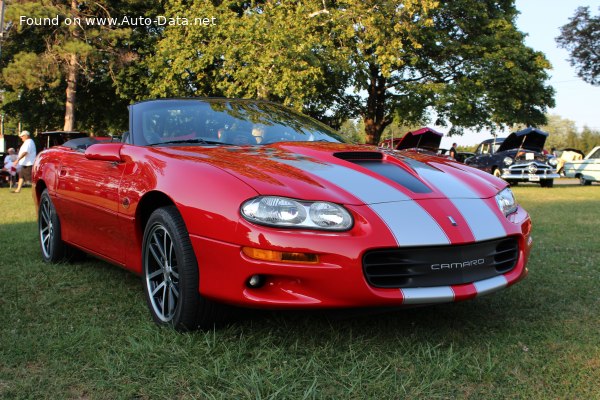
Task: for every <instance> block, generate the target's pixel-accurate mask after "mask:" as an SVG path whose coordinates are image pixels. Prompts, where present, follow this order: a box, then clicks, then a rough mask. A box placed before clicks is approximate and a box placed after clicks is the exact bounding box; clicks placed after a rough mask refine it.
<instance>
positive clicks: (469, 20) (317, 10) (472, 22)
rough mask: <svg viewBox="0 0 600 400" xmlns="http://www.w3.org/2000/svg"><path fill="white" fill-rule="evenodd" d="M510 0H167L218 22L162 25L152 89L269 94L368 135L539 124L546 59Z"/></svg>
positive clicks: (546, 94)
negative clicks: (431, 123)
mask: <svg viewBox="0 0 600 400" xmlns="http://www.w3.org/2000/svg"><path fill="white" fill-rule="evenodd" d="M513 3H514V1H512V0H503V1H492V0H486V1H474V0H453V1H433V0H423V1H414V0H398V1H385V2H381V1H374V0H362V1H356V0H342V1H323V0H319V1H316V0H313V1H297V2H278V1H268V0H267V1H249V2H239V1H233V0H229V1H227V0H225V1H215V2H193V3H192V4H188V2H186V1H182V0H173V1H170V2H169V6H168V7H167V9H166V12H167V14H168V15H171V16H176V15H182V16H186V17H188V18H194V17H195V16H216V18H217V23H216V25H215V26H210V27H206V28H198V27H194V28H188V29H185V28H184V29H182V28H181V27H172V28H167V29H166V30H165V32H164V37H163V38H162V40H160V41H159V43H158V47H157V52H156V55H155V56H154V57H153V58H152V60H151V61H150V62H149V65H150V68H149V70H150V71H151V73H152V74H153V75H154V77H155V79H153V82H152V83H151V85H152V89H151V92H152V93H153V94H154V95H158V96H171V95H225V96H235V97H252V98H262V99H270V100H276V101H280V102H283V103H284V104H287V105H290V106H293V107H295V108H298V109H303V110H304V111H305V112H308V113H309V114H311V115H314V116H317V117H319V118H321V119H323V120H325V121H327V122H329V123H330V124H333V125H338V126H339V124H340V123H341V122H342V121H344V120H346V119H348V118H354V117H361V118H362V120H363V121H364V123H365V129H366V133H367V141H368V142H371V143H376V142H378V141H379V138H380V136H381V134H382V132H383V131H384V129H385V128H386V127H387V126H388V125H390V124H391V123H392V122H393V121H398V122H399V123H400V124H407V125H412V124H420V123H423V122H426V121H427V120H428V119H429V118H430V117H431V115H434V116H435V122H436V123H438V124H440V125H446V126H448V125H451V126H452V128H453V129H452V132H459V131H460V127H477V128H482V127H495V126H496V125H497V124H513V123H517V122H522V123H526V124H528V125H534V124H540V123H543V122H544V113H545V110H546V109H547V107H549V106H553V104H554V103H553V90H552V88H551V87H549V86H548V85H547V84H546V80H547V78H548V76H547V73H546V70H547V69H548V68H550V64H549V63H548V61H547V60H546V58H545V57H544V55H543V54H542V53H539V52H536V51H534V50H532V49H531V48H529V47H527V46H525V45H524V42H523V38H524V35H523V34H522V33H521V32H519V31H518V30H517V29H516V28H515V25H514V19H515V16H516V14H517V11H516V10H515V8H514V4H513ZM324 110H325V111H324Z"/></svg>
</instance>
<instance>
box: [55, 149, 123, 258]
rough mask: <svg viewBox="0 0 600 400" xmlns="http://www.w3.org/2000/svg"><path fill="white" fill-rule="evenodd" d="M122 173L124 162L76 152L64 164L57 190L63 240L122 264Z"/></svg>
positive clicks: (65, 159) (66, 158)
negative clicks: (91, 156)
mask: <svg viewBox="0 0 600 400" xmlns="http://www.w3.org/2000/svg"><path fill="white" fill-rule="evenodd" d="M123 170H124V165H123V164H121V163H117V162H110V161H101V160H88V159H87V158H86V157H85V155H84V153H81V152H73V153H71V154H68V155H66V156H65V157H64V159H63V161H62V163H61V166H60V168H59V173H58V178H57V181H58V182H57V190H56V192H57V209H58V211H59V215H60V218H61V226H62V231H63V232H62V234H63V238H64V239H65V240H66V241H68V242H70V243H73V244H76V245H77V246H80V247H83V248H85V249H87V250H89V251H91V252H93V253H96V254H98V255H100V256H102V257H104V258H107V259H109V260H112V261H114V262H117V263H120V264H123V263H124V261H125V254H124V253H125V251H124V250H125V249H124V244H123V240H122V239H121V231H122V230H121V229H120V226H119V222H120V219H119V217H118V211H119V185H120V182H121V177H122V175H123Z"/></svg>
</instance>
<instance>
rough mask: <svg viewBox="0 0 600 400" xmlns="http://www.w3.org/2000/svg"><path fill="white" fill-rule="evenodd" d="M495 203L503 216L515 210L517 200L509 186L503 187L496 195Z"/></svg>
mask: <svg viewBox="0 0 600 400" xmlns="http://www.w3.org/2000/svg"><path fill="white" fill-rule="evenodd" d="M496 203H498V207H500V211H502V213H503V214H504V215H505V216H507V215H510V214H512V213H514V212H515V211H517V202H516V201H515V196H514V195H513V192H512V190H510V188H506V189H503V190H502V191H500V192H499V193H498V194H497V195H496Z"/></svg>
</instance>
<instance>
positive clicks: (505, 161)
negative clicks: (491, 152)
mask: <svg viewBox="0 0 600 400" xmlns="http://www.w3.org/2000/svg"><path fill="white" fill-rule="evenodd" d="M513 162H514V160H513V159H512V158H510V157H504V165H506V166H507V167H508V166H509V165H512V163H513Z"/></svg>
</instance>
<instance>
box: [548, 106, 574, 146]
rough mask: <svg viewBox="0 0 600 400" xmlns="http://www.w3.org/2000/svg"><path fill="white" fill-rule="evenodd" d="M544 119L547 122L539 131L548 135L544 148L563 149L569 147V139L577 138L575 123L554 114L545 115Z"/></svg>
mask: <svg viewBox="0 0 600 400" xmlns="http://www.w3.org/2000/svg"><path fill="white" fill-rule="evenodd" d="M546 119H547V121H548V122H547V123H546V124H544V125H542V126H540V129H542V130H543V131H545V132H548V133H549V136H548V139H547V140H546V148H547V149H551V148H556V149H564V148H565V147H569V138H572V137H574V136H577V126H576V124H575V121H572V120H570V119H566V118H562V117H561V116H559V115H555V114H552V115H547V116H546Z"/></svg>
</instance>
